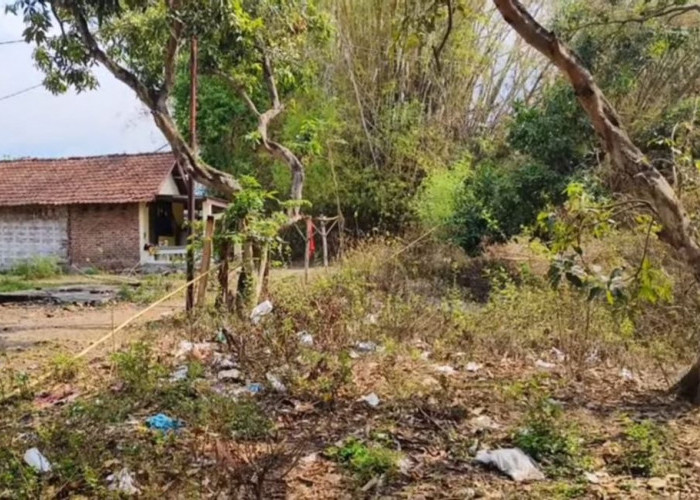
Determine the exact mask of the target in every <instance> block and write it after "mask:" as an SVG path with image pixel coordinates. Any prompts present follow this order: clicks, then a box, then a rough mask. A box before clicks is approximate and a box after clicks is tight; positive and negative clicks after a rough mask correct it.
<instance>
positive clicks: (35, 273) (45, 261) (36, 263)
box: [9, 257, 61, 280]
mask: <svg viewBox="0 0 700 500" xmlns="http://www.w3.org/2000/svg"><path fill="white" fill-rule="evenodd" d="M9 274H11V275H14V276H21V277H22V278H23V279H25V280H40V279H47V278H54V277H56V276H60V275H61V266H60V265H59V263H58V260H57V259H55V258H53V257H33V258H31V259H27V260H23V261H21V262H18V263H17V264H15V265H14V266H13V267H12V268H11V269H10V272H9Z"/></svg>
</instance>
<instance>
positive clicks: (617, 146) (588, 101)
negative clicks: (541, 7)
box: [493, 0, 700, 404]
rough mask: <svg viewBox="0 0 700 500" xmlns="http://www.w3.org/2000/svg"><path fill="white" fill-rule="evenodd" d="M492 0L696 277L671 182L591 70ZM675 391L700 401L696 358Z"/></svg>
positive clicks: (511, 0) (699, 252)
mask: <svg viewBox="0 0 700 500" xmlns="http://www.w3.org/2000/svg"><path fill="white" fill-rule="evenodd" d="M493 3H494V4H495V6H496V8H497V9H498V10H499V11H500V13H501V15H502V16H503V19H504V20H505V21H506V22H507V23H508V24H510V25H511V26H512V27H513V29H514V30H515V31H516V32H517V33H518V34H519V35H520V36H521V37H522V39H523V40H525V41H526V42H527V43H528V44H529V45H530V46H532V47H534V48H535V49H537V50H538V51H539V52H541V53H542V54H543V55H544V56H546V57H547V58H548V59H549V60H550V61H551V62H552V63H553V64H554V65H555V66H556V67H557V68H559V70H560V71H561V72H562V73H563V75H564V76H565V77H566V78H567V79H568V80H569V82H570V84H571V85H572V87H573V88H574V91H575V93H576V96H577V98H578V100H579V102H580V103H581V106H582V107H583V109H584V110H585V111H586V114H587V115H588V117H589V118H590V120H591V122H592V123H593V126H594V128H595V131H596V133H597V134H598V136H599V138H600V140H601V141H602V143H603V146H604V147H605V150H606V152H607V154H608V155H609V156H610V161H611V162H612V164H613V165H614V166H615V167H616V168H617V169H618V170H619V171H620V173H621V174H623V175H625V176H626V177H627V178H628V179H629V183H627V185H628V186H629V188H628V189H629V192H630V194H633V195H635V196H637V197H641V198H643V199H645V200H646V201H647V203H648V204H649V208H650V210H651V212H652V214H653V215H654V217H655V218H656V220H657V221H658V222H659V223H660V224H661V225H662V230H661V232H660V234H659V236H660V238H661V239H662V240H663V241H665V242H666V243H668V244H669V245H670V246H672V247H673V248H674V249H676V250H677V251H678V253H679V254H680V256H681V257H682V258H683V259H685V261H686V262H687V263H688V265H689V266H690V269H691V271H692V272H693V275H694V276H695V279H696V280H698V281H700V244H698V241H697V239H696V234H695V229H694V228H693V226H692V224H691V219H690V217H689V216H688V214H687V212H686V210H685V208H684V206H683V203H682V202H681V200H680V199H679V198H678V196H677V195H676V193H675V191H674V190H673V187H672V186H671V184H670V183H669V182H668V181H667V180H666V178H665V177H664V176H663V175H661V173H660V172H659V171H658V170H657V169H656V168H655V167H654V165H653V164H652V163H651V162H650V161H649V160H648V159H647V158H646V157H645V155H644V154H643V153H642V152H641V151H640V149H639V148H638V147H637V146H636V145H635V144H634V142H633V141H632V140H631V139H630V137H629V135H628V134H627V131H626V129H625V126H624V125H623V124H622V122H621V119H620V117H619V115H618V113H617V111H616V110H615V109H614V108H613V106H612V105H611V104H610V102H609V101H608V100H607V99H606V97H605V95H604V94H603V92H602V91H601V89H600V88H599V87H598V85H597V84H596V82H595V80H594V78H593V76H592V75H591V73H590V72H589V71H588V70H587V69H586V67H585V66H584V65H583V64H582V62H581V60H580V59H579V58H578V57H577V56H576V55H575V54H574V53H573V52H572V51H571V50H570V49H569V48H568V47H567V46H566V45H564V44H563V43H562V42H561V41H560V40H559V39H558V38H557V36H556V35H555V34H554V33H553V32H551V31H549V30H547V29H545V28H544V27H543V26H542V25H541V24H539V23H538V22H537V21H536V20H535V19H534V18H533V17H532V15H530V13H529V12H528V11H527V10H526V9H525V7H523V5H522V4H521V3H520V2H519V1H518V0H493ZM677 3H678V2H676V4H677ZM682 3H687V2H682ZM681 7H683V8H684V12H690V11H691V10H699V11H700V6H697V5H686V6H681ZM677 12H678V9H677V8H675V7H673V6H669V7H664V6H661V7H659V9H658V10H655V11H654V16H662V15H674V14H676V13H677ZM669 13H670V14H669ZM676 390H677V391H678V393H679V394H680V395H681V396H683V397H686V398H688V399H690V400H692V401H693V402H695V403H698V404H700V359H698V362H697V363H696V364H695V365H694V366H693V367H692V368H691V370H690V371H689V372H688V374H686V375H685V377H683V379H682V380H681V381H680V382H679V383H678V384H677V386H676Z"/></svg>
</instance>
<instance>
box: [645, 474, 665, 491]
mask: <svg viewBox="0 0 700 500" xmlns="http://www.w3.org/2000/svg"><path fill="white" fill-rule="evenodd" d="M647 486H649V488H651V489H652V490H663V489H664V488H666V486H668V481H666V480H665V479H664V478H662V477H652V478H650V479H649V481H647Z"/></svg>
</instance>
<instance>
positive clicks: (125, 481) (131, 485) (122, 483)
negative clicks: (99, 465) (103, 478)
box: [107, 467, 140, 495]
mask: <svg viewBox="0 0 700 500" xmlns="http://www.w3.org/2000/svg"><path fill="white" fill-rule="evenodd" d="M107 482H108V483H109V490H110V491H117V492H119V493H122V494H124V495H138V494H139V493H140V490H139V489H138V487H137V485H136V480H135V479H134V478H133V476H132V475H131V472H129V469H127V468H126V467H124V468H123V469H121V470H120V471H118V472H116V473H114V474H110V475H109V476H107Z"/></svg>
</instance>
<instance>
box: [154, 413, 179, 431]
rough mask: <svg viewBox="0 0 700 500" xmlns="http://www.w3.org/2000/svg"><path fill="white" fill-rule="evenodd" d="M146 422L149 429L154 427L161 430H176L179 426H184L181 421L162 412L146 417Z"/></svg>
mask: <svg viewBox="0 0 700 500" xmlns="http://www.w3.org/2000/svg"><path fill="white" fill-rule="evenodd" d="M146 423H147V424H148V427H150V428H151V429H156V430H159V431H163V432H168V431H176V430H178V429H179V428H181V427H184V424H183V423H182V422H181V421H179V420H175V419H173V418H170V417H169V416H167V415H165V414H163V413H159V414H157V415H153V416H152V417H148V418H147V419H146Z"/></svg>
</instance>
